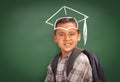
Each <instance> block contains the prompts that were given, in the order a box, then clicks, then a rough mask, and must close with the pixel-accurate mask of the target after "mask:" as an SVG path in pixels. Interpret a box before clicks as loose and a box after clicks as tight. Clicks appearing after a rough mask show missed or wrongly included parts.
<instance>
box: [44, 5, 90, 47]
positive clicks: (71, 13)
mask: <svg viewBox="0 0 120 82" xmlns="http://www.w3.org/2000/svg"><path fill="white" fill-rule="evenodd" d="M63 17H72V18H74V19H75V21H76V23H77V25H78V23H80V22H82V21H83V22H84V23H83V39H84V45H85V44H86V42H87V23H86V19H87V18H88V16H87V15H85V14H83V13H81V12H79V11H77V10H75V9H73V8H70V7H67V6H62V7H61V8H60V9H58V10H57V11H56V12H55V13H54V14H53V15H52V16H50V17H49V18H48V19H47V20H46V21H45V23H47V24H49V25H51V26H53V27H54V30H56V28H55V25H56V21H57V20H59V19H61V18H63Z"/></svg>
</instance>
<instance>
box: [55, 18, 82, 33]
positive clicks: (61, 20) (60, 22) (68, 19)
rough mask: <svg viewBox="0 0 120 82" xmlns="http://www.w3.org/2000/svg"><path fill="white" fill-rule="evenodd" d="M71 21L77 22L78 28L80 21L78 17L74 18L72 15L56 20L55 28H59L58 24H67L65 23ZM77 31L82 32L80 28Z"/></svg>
mask: <svg viewBox="0 0 120 82" xmlns="http://www.w3.org/2000/svg"><path fill="white" fill-rule="evenodd" d="M69 22H72V23H75V24H76V28H78V23H77V21H76V19H74V18H72V17H62V18H60V19H58V20H56V23H55V27H54V28H57V25H58V24H65V23H69ZM77 31H78V33H79V32H80V31H79V29H77ZM54 34H56V30H54Z"/></svg>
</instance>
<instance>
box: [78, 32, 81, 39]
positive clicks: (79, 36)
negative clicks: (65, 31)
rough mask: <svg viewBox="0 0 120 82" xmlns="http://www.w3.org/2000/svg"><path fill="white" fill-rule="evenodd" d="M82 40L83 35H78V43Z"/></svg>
mask: <svg viewBox="0 0 120 82" xmlns="http://www.w3.org/2000/svg"><path fill="white" fill-rule="evenodd" d="M80 40H81V35H80V33H79V34H78V41H80Z"/></svg>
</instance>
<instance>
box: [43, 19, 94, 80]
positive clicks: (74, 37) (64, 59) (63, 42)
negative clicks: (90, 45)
mask: <svg viewBox="0 0 120 82" xmlns="http://www.w3.org/2000/svg"><path fill="white" fill-rule="evenodd" d="M80 38H81V35H80V32H79V29H78V23H77V22H76V20H75V19H74V18H72V17H63V18H60V19H58V20H57V21H56V24H55V33H54V40H55V42H56V43H57V44H58V46H59V48H60V50H61V53H60V56H59V59H58V63H57V66H56V74H55V73H54V72H53V71H54V70H52V64H53V63H52V62H51V63H50V64H49V66H48V72H47V77H46V79H45V82H93V78H92V68H91V65H90V62H89V59H88V57H87V56H86V55H85V54H84V53H80V54H79V56H78V57H77V58H76V59H75V61H74V63H73V69H72V70H71V71H70V73H69V74H68V75H67V73H66V70H67V63H68V60H69V58H70V56H71V53H72V52H73V51H74V50H75V48H76V47H77V44H78V41H80Z"/></svg>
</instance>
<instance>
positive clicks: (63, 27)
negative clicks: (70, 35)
mask: <svg viewBox="0 0 120 82" xmlns="http://www.w3.org/2000/svg"><path fill="white" fill-rule="evenodd" d="M71 28H73V29H78V28H76V27H69V28H64V27H56V28H55V30H57V29H63V30H69V29H71Z"/></svg>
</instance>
